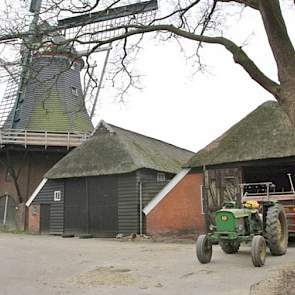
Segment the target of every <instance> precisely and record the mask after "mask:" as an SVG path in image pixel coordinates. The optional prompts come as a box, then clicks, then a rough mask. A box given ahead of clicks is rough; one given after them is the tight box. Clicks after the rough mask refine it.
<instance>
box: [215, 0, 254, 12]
mask: <svg viewBox="0 0 295 295" xmlns="http://www.w3.org/2000/svg"><path fill="white" fill-rule="evenodd" d="M218 1H219V2H236V3H239V4H244V5H245V6H249V7H251V8H253V9H257V10H258V9H259V3H258V2H259V1H258V0H218Z"/></svg>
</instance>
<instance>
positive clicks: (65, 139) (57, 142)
mask: <svg viewBox="0 0 295 295" xmlns="http://www.w3.org/2000/svg"><path fill="white" fill-rule="evenodd" d="M89 136H90V134H89V133H70V132H67V133H64V132H47V131H33V130H24V129H0V145H7V144H15V145H23V146H25V148H27V147H28V146H44V147H45V148H47V147H50V146H55V147H67V148H68V149H69V148H71V147H76V146H79V145H80V144H82V143H83V142H84V141H85V140H86V139H87V138H89Z"/></svg>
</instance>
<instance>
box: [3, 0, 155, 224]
mask: <svg viewBox="0 0 295 295" xmlns="http://www.w3.org/2000/svg"><path fill="white" fill-rule="evenodd" d="M41 2H42V0H32V2H31V7H30V12H32V13H33V21H32V23H31V26H30V32H31V33H32V34H31V40H29V41H31V43H34V42H35V41H36V39H34V38H35V35H34V32H37V31H38V30H37V28H38V20H39V15H40V8H41ZM156 9H157V1H156V0H150V1H146V2H140V3H134V4H130V5H126V6H121V7H116V8H112V9H108V10H104V11H98V12H94V13H91V14H86V15H79V16H77V17H71V18H68V19H63V20H60V21H58V25H57V27H56V33H55V37H57V36H58V37H59V38H57V39H59V40H60V39H62V38H63V37H61V36H60V34H61V33H62V34H63V35H64V36H65V37H66V38H67V37H70V38H71V36H72V35H73V34H74V36H77V31H78V32H82V37H81V38H83V41H84V42H85V38H86V39H87V38H90V39H91V41H93V34H92V32H93V30H97V31H99V30H100V31H101V28H104V29H107V28H110V27H111V28H113V27H114V24H113V23H112V20H115V21H116V23H117V24H118V26H121V25H122V24H124V23H126V24H127V23H129V22H130V19H131V18H132V19H134V18H135V17H136V18H138V19H139V21H140V22H141V23H144V21H147V20H149V19H150V14H149V13H150V12H151V11H155V10H156ZM81 28H82V29H83V30H82V29H81ZM106 31H107V30H106ZM87 32H89V36H87ZM118 32H120V30H119V31H118ZM39 33H40V29H39ZM115 33H116V31H114V30H112V34H115ZM112 36H113V35H112ZM96 37H97V38H107V37H110V36H108V35H105V34H103V35H101V34H98V35H97V36H96ZM46 38H48V36H46ZM64 40H66V39H63V40H62V42H55V41H54V40H53V42H51V43H50V42H49V44H51V45H50V46H47V47H45V48H44V47H42V49H41V50H35V51H33V50H32V49H29V48H25V49H24V51H23V53H22V66H21V71H20V73H21V74H20V75H18V74H17V69H14V70H11V71H10V73H9V74H10V80H9V82H8V85H7V89H6V92H5V94H4V97H3V98H2V101H1V104H0V228H1V227H2V228H3V227H4V228H8V229H15V228H18V229H24V228H25V215H26V214H25V213H26V212H25V202H26V200H27V199H28V198H29V197H30V196H31V194H32V193H33V191H34V190H35V189H36V187H37V186H38V184H39V183H40V181H41V179H42V177H43V175H44V174H45V173H46V172H47V171H48V170H49V169H50V168H51V167H52V166H53V165H54V164H55V163H56V162H57V161H58V160H60V159H61V158H62V157H63V156H64V155H66V154H67V153H68V152H69V151H70V150H71V149H73V148H75V147H76V146H78V145H80V144H81V143H82V142H83V141H85V140H86V139H87V138H88V137H89V136H90V133H91V131H92V129H93V126H92V123H91V118H90V116H89V114H88V112H87V110H86V108H85V104H84V101H85V93H83V89H82V86H81V78H80V72H81V70H82V69H83V66H84V62H83V59H82V58H81V57H80V56H79V54H78V53H77V51H76V50H75V48H74V46H73V44H72V42H71V46H69V45H67V44H66V42H63V41H64ZM51 41H52V40H51ZM86 41H87V40H86ZM26 42H27V43H28V40H26ZM58 44H60V45H58ZM107 56H108V55H107ZM94 107H95V105H94V106H93V107H92V110H91V115H92V114H93V110H94ZM48 197H52V196H48ZM47 214H49V215H50V212H47Z"/></svg>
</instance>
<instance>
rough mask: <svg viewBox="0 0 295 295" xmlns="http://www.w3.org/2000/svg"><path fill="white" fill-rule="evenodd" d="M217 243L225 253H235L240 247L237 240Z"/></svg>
mask: <svg viewBox="0 0 295 295" xmlns="http://www.w3.org/2000/svg"><path fill="white" fill-rule="evenodd" d="M219 245H220V247H221V249H222V250H223V252H224V253H226V254H235V253H237V252H238V251H239V249H240V243H239V242H238V241H220V242H219Z"/></svg>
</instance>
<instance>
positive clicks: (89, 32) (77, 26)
mask: <svg viewBox="0 0 295 295" xmlns="http://www.w3.org/2000/svg"><path fill="white" fill-rule="evenodd" d="M157 9H158V4H157V1H156V0H150V1H145V2H139V3H134V4H130V5H125V6H121V7H116V8H110V9H108V10H103V11H98V12H94V13H91V14H86V15H80V16H77V17H71V18H66V19H62V20H59V21H58V27H60V28H63V27H64V28H65V29H64V30H63V31H64V35H65V37H66V38H67V39H76V40H79V41H83V42H87V41H103V40H106V39H109V38H113V37H116V36H118V35H120V34H123V33H124V32H125V31H124V28H122V27H124V26H127V25H130V24H140V25H147V24H148V23H150V22H151V21H152V20H153V19H154V18H155V15H156V11H157Z"/></svg>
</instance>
